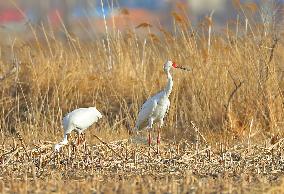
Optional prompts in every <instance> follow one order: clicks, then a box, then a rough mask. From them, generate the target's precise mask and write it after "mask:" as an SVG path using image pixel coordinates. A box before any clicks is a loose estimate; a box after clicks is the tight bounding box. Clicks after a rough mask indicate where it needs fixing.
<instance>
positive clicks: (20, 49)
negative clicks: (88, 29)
mask: <svg viewBox="0 0 284 194" xmlns="http://www.w3.org/2000/svg"><path fill="white" fill-rule="evenodd" d="M236 2H238V1H236ZM236 6H239V7H238V9H239V12H240V17H239V18H238V20H236V21H231V22H229V23H228V26H227V27H226V28H224V29H221V30H219V31H218V32H217V31H215V30H214V28H215V26H214V22H212V19H211V18H210V17H208V18H205V19H204V21H203V22H202V23H200V25H198V27H192V26H191V24H190V21H189V20H188V19H187V18H186V17H185V16H184V15H183V14H182V12H181V13H173V22H174V24H175V25H174V28H173V29H172V31H171V32H170V31H167V30H165V29H163V28H160V27H155V26H153V27H151V25H148V24H147V23H143V24H140V25H139V27H137V28H129V30H127V31H126V32H123V33H122V32H119V30H117V29H116V30H115V29H110V28H109V29H108V32H107V34H106V35H105V36H102V37H100V38H98V39H97V41H90V42H82V41H80V40H79V39H78V38H77V37H74V36H72V34H69V33H67V32H65V35H66V39H65V40H59V39H57V38H56V37H55V35H54V34H53V31H52V30H50V29H49V28H47V27H46V28H43V27H31V31H30V33H32V34H33V36H34V41H32V42H27V41H22V40H21V38H20V37H17V38H16V39H15V40H14V41H13V42H12V44H11V45H10V46H7V45H6V46H5V45H2V46H1V47H0V49H1V55H0V67H1V68H0V87H1V96H0V193H100V192H103V193H215V192H218V193H219V192H224V193H243V192H245V193H246V192H250V193H264V192H265V193H268V192H270V193H280V192H283V187H284V182H283V180H282V176H283V172H284V159H283V157H284V155H283V154H284V150H283V149H284V142H283V138H284V133H283V127H284V109H283V106H284V104H283V103H284V96H283V95H284V93H283V91H284V82H283V76H284V55H283V53H284V45H283V34H281V29H278V28H277V27H278V26H280V25H279V23H276V22H270V23H265V22H261V21H256V20H254V18H253V15H254V14H257V13H256V12H257V10H254V8H255V7H254V6H253V5H252V4H250V5H249V4H248V5H245V4H242V5H241V4H238V5H236ZM254 11H255V13H254V14H253V12H254ZM213 19H214V15H213ZM137 26H138V24H137ZM141 34H142V35H141ZM168 59H172V60H174V61H176V62H177V63H178V64H181V65H183V66H185V67H189V68H191V69H192V71H191V72H184V71H181V70H174V71H172V74H173V79H174V87H173V92H172V94H171V96H170V100H171V107H170V110H169V113H168V115H167V117H166V120H165V123H166V126H165V127H164V128H163V129H162V145H161V153H160V154H159V155H157V154H156V146H155V145H153V146H152V147H151V148H149V147H148V146H147V145H146V144H145V138H146V137H147V134H143V133H142V134H140V135H139V136H130V135H129V133H128V130H129V129H131V128H133V127H134V123H135V119H136V116H137V114H138V111H139V108H140V107H141V105H142V104H143V102H144V101H145V100H146V99H147V98H148V97H150V96H151V95H153V94H155V93H156V92H157V91H159V90H161V89H162V88H163V87H164V85H165V84H166V76H165V75H164V72H163V69H162V66H163V64H164V62H165V61H166V60H168ZM88 106H96V107H97V108H98V110H100V111H101V112H102V113H103V115H104V117H103V119H102V120H100V121H99V122H98V123H97V124H95V125H94V126H93V127H91V128H89V129H88V130H86V138H87V143H86V145H82V146H79V147H76V146H75V145H74V144H73V143H70V145H69V146H66V147H64V148H63V150H62V151H61V152H60V153H55V152H54V151H53V150H54V144H55V143H57V142H59V141H61V139H62V136H63V128H62V125H61V120H62V117H63V116H64V115H65V114H66V113H67V112H69V111H71V110H73V109H75V108H78V107H88ZM95 135H96V136H98V137H100V138H101V140H103V141H104V142H105V143H102V142H101V141H98V139H97V138H96V137H95ZM143 137H144V138H143ZM74 138H75V137H73V139H74ZM138 138H139V139H142V141H138ZM74 141H75V140H74Z"/></svg>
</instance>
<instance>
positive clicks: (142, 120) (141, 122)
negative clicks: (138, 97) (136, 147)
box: [135, 98, 158, 130]
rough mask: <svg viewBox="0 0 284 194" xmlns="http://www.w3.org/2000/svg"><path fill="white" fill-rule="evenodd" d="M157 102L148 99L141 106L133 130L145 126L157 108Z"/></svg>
mask: <svg viewBox="0 0 284 194" xmlns="http://www.w3.org/2000/svg"><path fill="white" fill-rule="evenodd" d="M157 104H158V103H157V100H156V99H155V98H150V99H149V100H147V101H146V102H145V103H144V104H143V105H142V108H141V110H140V112H139V114H138V117H137V121H136V124H135V128H136V129H137V130H139V129H141V128H143V127H145V126H146V125H147V122H148V119H149V118H150V117H151V115H152V114H153V112H154V111H155V109H156V107H157Z"/></svg>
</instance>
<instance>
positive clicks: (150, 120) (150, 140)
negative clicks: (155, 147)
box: [147, 118, 154, 146]
mask: <svg viewBox="0 0 284 194" xmlns="http://www.w3.org/2000/svg"><path fill="white" fill-rule="evenodd" d="M153 122H154V121H153V118H150V119H149V125H148V127H147V128H148V133H149V134H148V144H149V146H151V143H152V136H151V130H152V128H153Z"/></svg>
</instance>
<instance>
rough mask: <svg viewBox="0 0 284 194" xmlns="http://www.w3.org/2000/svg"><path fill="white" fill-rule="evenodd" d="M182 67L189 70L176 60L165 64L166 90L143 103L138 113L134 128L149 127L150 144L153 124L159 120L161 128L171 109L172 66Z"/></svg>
mask: <svg viewBox="0 0 284 194" xmlns="http://www.w3.org/2000/svg"><path fill="white" fill-rule="evenodd" d="M172 67H174V68H180V69H183V70H188V69H186V68H184V67H179V66H178V65H177V64H176V63H175V62H172V61H167V62H166V63H165V64H164V72H165V73H166V75H167V80H168V83H167V85H166V87H165V89H164V90H162V91H161V92H159V93H157V94H156V95H154V96H152V97H151V98H149V99H148V100H147V101H146V102H145V103H144V104H143V105H142V108H141V110H140V112H139V114H138V117H137V121H136V124H135V128H134V130H141V129H143V128H145V127H146V128H147V129H149V137H148V141H149V145H150V144H151V130H152V128H153V124H154V123H156V122H159V123H160V125H159V128H161V127H162V126H163V124H164V117H165V115H166V113H167V112H168V110H169V107H170V100H169V96H170V94H171V91H172V88H173V79H172V76H171V74H170V70H171V68H172ZM159 128H158V136H157V144H159V143H160V130H159Z"/></svg>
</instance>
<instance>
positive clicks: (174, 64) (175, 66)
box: [173, 62, 190, 71]
mask: <svg viewBox="0 0 284 194" xmlns="http://www.w3.org/2000/svg"><path fill="white" fill-rule="evenodd" d="M173 67H174V68H178V69H182V70H186V71H190V69H189V68H186V67H182V66H179V65H178V64H176V63H175V62H173Z"/></svg>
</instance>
